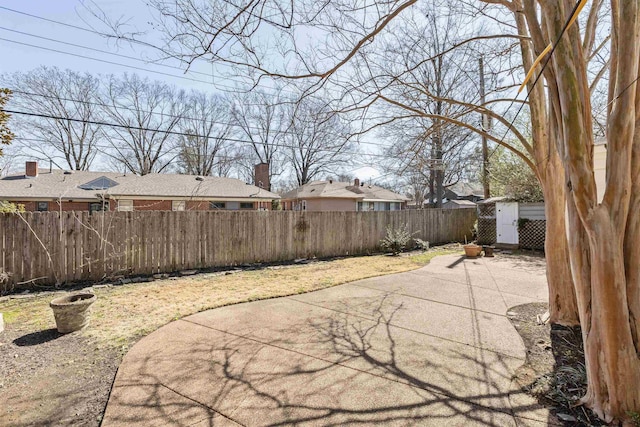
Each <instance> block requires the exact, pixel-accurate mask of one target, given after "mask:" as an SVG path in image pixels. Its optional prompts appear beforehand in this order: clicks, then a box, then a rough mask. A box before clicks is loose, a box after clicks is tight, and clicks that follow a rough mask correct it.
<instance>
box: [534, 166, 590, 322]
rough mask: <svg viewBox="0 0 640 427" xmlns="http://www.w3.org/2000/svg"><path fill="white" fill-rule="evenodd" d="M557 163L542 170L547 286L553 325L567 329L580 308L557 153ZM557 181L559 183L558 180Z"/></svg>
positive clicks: (577, 319)
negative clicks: (577, 299) (576, 292)
mask: <svg viewBox="0 0 640 427" xmlns="http://www.w3.org/2000/svg"><path fill="white" fill-rule="evenodd" d="M554 157H555V159H556V161H554V162H553V163H552V164H550V165H547V166H546V167H539V170H540V172H541V173H540V175H541V183H542V189H543V192H544V201H545V205H544V209H545V216H546V218H547V221H546V237H545V243H544V247H545V259H546V260H547V283H548V287H549V314H550V321H551V323H556V324H560V325H564V326H575V325H579V324H580V320H579V318H578V306H577V301H576V295H575V290H574V287H573V278H572V275H571V266H570V263H569V243H568V241H567V232H566V224H565V209H566V196H565V191H564V187H563V186H562V185H558V182H563V181H564V179H563V178H561V177H564V171H563V170H562V165H561V164H560V162H559V159H558V156H557V154H556V155H555V156H554ZM555 180H558V181H555Z"/></svg>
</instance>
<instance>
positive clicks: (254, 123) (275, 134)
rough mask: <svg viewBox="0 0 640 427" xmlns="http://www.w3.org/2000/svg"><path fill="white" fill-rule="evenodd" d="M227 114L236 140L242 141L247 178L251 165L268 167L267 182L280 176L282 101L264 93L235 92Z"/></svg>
mask: <svg viewBox="0 0 640 427" xmlns="http://www.w3.org/2000/svg"><path fill="white" fill-rule="evenodd" d="M232 103H233V106H232V110H231V115H232V119H233V124H234V126H235V132H236V133H235V134H236V136H237V137H238V139H241V140H245V141H246V147H244V150H243V153H244V155H243V156H242V157H243V161H244V169H245V171H247V173H246V174H245V175H247V176H248V177H250V176H251V175H252V173H253V165H254V164H256V163H267V164H268V165H269V181H270V182H271V183H273V179H274V177H276V176H278V175H280V174H281V173H282V169H281V168H282V160H283V155H282V152H283V149H282V138H283V135H284V133H283V131H284V130H285V129H286V127H287V121H286V115H285V101H284V99H282V97H280V95H278V94H269V93H267V92H264V91H258V90H256V91H254V92H247V93H238V94H236V95H235V96H234V98H233V100H232Z"/></svg>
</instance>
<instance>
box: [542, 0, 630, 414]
mask: <svg viewBox="0 0 640 427" xmlns="http://www.w3.org/2000/svg"><path fill="white" fill-rule="evenodd" d="M540 5H541V7H542V12H543V15H544V17H545V20H546V22H547V23H548V28H547V31H548V38H549V39H550V40H556V39H557V38H558V36H559V35H560V34H561V31H562V29H563V26H564V23H565V22H566V21H567V19H568V18H569V12H570V11H571V10H572V8H573V4H572V2H571V1H569V0H560V1H558V0H548V1H546V0H545V1H542V0H540ZM612 20H613V29H614V30H613V34H612V49H611V57H612V72H611V77H610V79H611V83H610V84H612V85H614V89H613V90H612V91H611V93H614V94H616V95H615V97H614V98H612V105H611V109H610V113H609V117H608V128H607V141H608V151H607V184H606V191H605V195H604V199H603V202H602V203H598V202H597V194H596V188H595V187H596V186H595V179H594V175H593V135H592V134H591V105H590V93H589V88H588V79H587V76H586V65H585V64H586V60H585V55H584V52H583V51H582V43H581V39H580V33H579V30H578V29H577V28H576V26H574V27H572V28H570V29H569V30H568V31H567V32H566V33H565V35H564V36H563V38H562V39H561V42H560V43H559V44H558V45H557V48H556V50H555V53H554V55H553V57H552V62H551V64H552V67H553V77H554V83H555V84H557V88H558V91H557V94H554V96H556V97H557V99H558V101H559V102H557V103H556V104H557V105H559V107H558V108H559V112H560V114H559V115H556V120H554V122H552V126H555V127H556V129H558V134H559V135H560V137H559V138H558V150H559V151H560V152H562V153H563V163H564V166H565V172H566V176H567V187H568V188H569V197H568V220H569V221H568V232H569V234H568V235H569V248H570V251H569V254H570V259H571V266H572V274H573V278H574V283H575V289H576V297H577V303H578V307H579V312H580V322H581V326H582V333H583V341H584V348H585V361H586V369H587V379H588V389H587V393H586V395H585V396H584V397H583V399H582V402H583V403H584V404H586V405H587V406H588V407H590V408H591V409H593V411H594V412H595V413H596V414H598V416H600V417H601V418H603V419H604V420H606V421H615V422H621V423H624V424H630V422H631V421H630V419H629V416H630V412H633V411H636V412H637V411H639V410H640V358H639V357H638V332H637V330H638V320H637V316H638V313H639V312H638V309H639V306H640V301H639V299H640V296H639V292H640V290H639V285H640V283H639V282H638V276H639V275H640V273H639V272H638V269H639V268H640V267H639V265H638V258H637V256H638V255H640V250H639V249H638V248H637V245H638V239H639V238H640V226H639V223H640V211H639V210H638V208H639V207H640V206H639V205H640V203H639V201H638V197H639V196H638V193H637V192H638V190H639V189H640V188H638V184H637V183H636V182H635V181H638V178H639V176H638V175H639V172H640V162H639V159H640V155H639V153H638V141H639V134H640V126H638V123H639V122H640V121H639V120H638V113H640V111H638V109H639V108H638V106H639V105H640V97H639V96H638V94H640V92H636V91H637V90H638V89H637V87H635V86H633V84H634V83H635V79H636V78H637V76H638V75H639V74H638V56H639V54H640V51H639V48H640V21H639V19H638V2H637V0H620V1H613V2H612ZM620 35H624V40H625V42H624V43H619V40H620V39H619V37H620ZM625 88H631V90H628V91H627V90H626V89H625ZM632 183H633V184H632ZM634 190H635V193H634Z"/></svg>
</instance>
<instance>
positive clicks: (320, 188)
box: [282, 181, 409, 201]
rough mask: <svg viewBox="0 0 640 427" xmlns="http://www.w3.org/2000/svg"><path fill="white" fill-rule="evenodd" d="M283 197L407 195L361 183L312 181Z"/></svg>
mask: <svg viewBox="0 0 640 427" xmlns="http://www.w3.org/2000/svg"><path fill="white" fill-rule="evenodd" d="M282 198H283V199H315V198H325V199H356V200H367V201H375V200H384V201H406V200H409V199H408V198H407V197H405V196H403V195H401V194H397V193H394V192H393V191H389V190H387V189H385V188H382V187H378V186H375V185H368V184H363V185H360V186H359V187H356V186H354V185H352V184H351V183H348V182H335V181H334V182H329V181H312V182H310V183H308V184H305V185H303V186H301V187H298V188H296V189H295V190H291V191H289V192H287V193H285V194H284V195H283V196H282Z"/></svg>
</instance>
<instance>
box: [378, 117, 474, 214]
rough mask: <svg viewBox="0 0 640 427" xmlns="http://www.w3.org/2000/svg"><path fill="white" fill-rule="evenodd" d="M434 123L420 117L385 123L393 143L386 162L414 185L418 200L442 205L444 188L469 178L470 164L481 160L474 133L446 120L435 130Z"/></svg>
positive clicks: (396, 173) (437, 205) (393, 171)
mask: <svg viewBox="0 0 640 427" xmlns="http://www.w3.org/2000/svg"><path fill="white" fill-rule="evenodd" d="M434 126H435V124H434V122H433V121H431V120H428V119H422V118H419V117H417V118H416V117H414V118H409V119H404V120H401V121H397V122H394V123H391V124H389V125H387V126H385V127H384V131H383V133H384V134H385V135H386V136H387V138H389V139H390V140H392V141H393V144H392V145H391V146H390V147H389V148H388V149H386V154H387V155H388V160H386V161H385V162H384V163H385V169H386V170H388V171H389V172H391V173H393V174H394V175H396V176H398V177H399V178H401V179H403V181H405V184H406V185H408V186H409V187H410V188H411V192H412V194H413V195H414V196H415V201H416V203H420V204H422V203H423V202H425V201H426V202H428V203H429V205H430V206H431V207H436V208H439V207H442V199H443V197H444V191H445V189H446V188H447V187H450V186H452V185H455V184H457V183H458V182H460V181H461V180H464V179H466V178H468V177H469V174H468V172H469V165H470V163H477V162H478V160H479V159H478V155H477V150H474V147H473V144H471V142H470V141H471V140H472V137H473V136H474V135H473V132H471V131H469V130H467V129H463V128H460V127H459V126H452V125H450V124H447V123H440V124H439V125H438V126H440V129H439V130H438V131H437V132H435V129H434ZM434 134H437V136H436V135H434ZM425 199H426V200H425Z"/></svg>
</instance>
